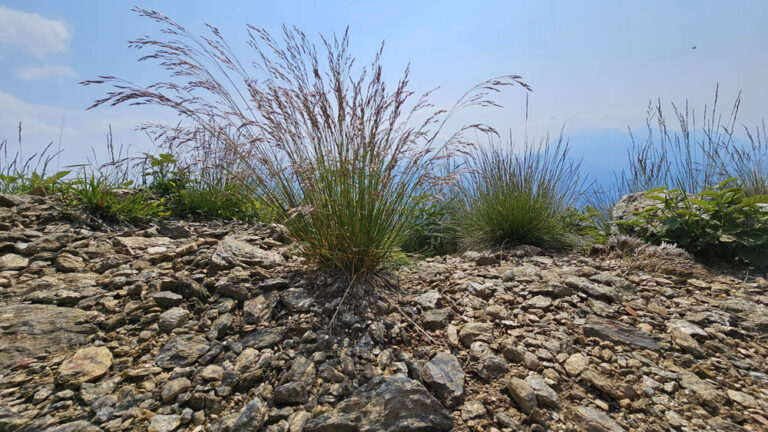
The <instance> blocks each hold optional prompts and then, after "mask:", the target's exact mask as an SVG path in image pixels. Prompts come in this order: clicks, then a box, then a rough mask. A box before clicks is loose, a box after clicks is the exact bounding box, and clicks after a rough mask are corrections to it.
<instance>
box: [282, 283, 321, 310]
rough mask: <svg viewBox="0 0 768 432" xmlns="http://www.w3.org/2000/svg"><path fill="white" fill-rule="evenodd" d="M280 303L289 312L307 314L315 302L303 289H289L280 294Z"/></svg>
mask: <svg viewBox="0 0 768 432" xmlns="http://www.w3.org/2000/svg"><path fill="white" fill-rule="evenodd" d="M280 303H282V304H283V306H285V308H286V309H288V310H289V311H291V312H307V311H309V310H310V309H312V307H313V306H314V304H315V300H314V299H313V298H312V297H311V296H310V295H309V294H308V293H307V292H306V291H304V290H303V289H299V288H291V289H287V290H284V291H281V292H280Z"/></svg>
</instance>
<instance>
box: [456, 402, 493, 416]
mask: <svg viewBox="0 0 768 432" xmlns="http://www.w3.org/2000/svg"><path fill="white" fill-rule="evenodd" d="M486 414H488V410H487V409H486V408H485V405H483V403H482V402H480V401H471V402H468V403H466V404H464V406H463V407H461V418H463V419H465V420H471V419H474V418H478V417H483V416H485V415H486Z"/></svg>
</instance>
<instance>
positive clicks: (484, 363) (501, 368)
mask: <svg viewBox="0 0 768 432" xmlns="http://www.w3.org/2000/svg"><path fill="white" fill-rule="evenodd" d="M473 370H474V372H475V373H477V375H479V376H480V378H482V380H483V381H485V382H492V381H495V380H496V379H497V378H499V377H500V376H502V375H504V374H506V373H507V372H509V364H508V363H507V361H506V360H504V358H502V357H499V356H497V355H494V354H486V355H483V356H480V358H479V360H478V361H477V362H476V363H475V365H474V368H473Z"/></svg>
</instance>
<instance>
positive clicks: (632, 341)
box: [583, 317, 659, 351]
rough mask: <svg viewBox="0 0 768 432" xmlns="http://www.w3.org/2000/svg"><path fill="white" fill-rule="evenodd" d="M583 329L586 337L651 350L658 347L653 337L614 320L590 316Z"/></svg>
mask: <svg viewBox="0 0 768 432" xmlns="http://www.w3.org/2000/svg"><path fill="white" fill-rule="evenodd" d="M583 330H584V336H587V337H597V338H600V339H604V340H607V341H611V342H613V343H618V344H622V345H629V346H634V347H637V348H641V349H649V350H652V351H656V350H658V349H659V343H658V342H656V341H655V340H654V339H652V338H650V337H648V336H646V335H645V334H643V333H642V332H641V331H640V330H637V329H636V328H634V327H630V326H628V325H625V324H622V323H619V322H616V321H612V320H608V319H604V318H597V317H591V318H589V319H588V320H587V323H586V324H585V325H584V327H583Z"/></svg>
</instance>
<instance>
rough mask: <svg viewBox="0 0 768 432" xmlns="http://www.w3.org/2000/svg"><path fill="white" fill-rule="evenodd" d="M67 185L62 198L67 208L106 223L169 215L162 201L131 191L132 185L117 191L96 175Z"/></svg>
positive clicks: (104, 179)
mask: <svg viewBox="0 0 768 432" xmlns="http://www.w3.org/2000/svg"><path fill="white" fill-rule="evenodd" d="M67 185H68V186H67V188H66V189H65V191H64V194H63V195H64V200H65V202H66V203H67V204H69V205H70V206H72V207H77V208H80V209H82V210H84V211H85V212H87V213H88V214H90V215H92V216H94V217H96V218H98V219H101V220H104V221H107V222H127V223H141V222H147V221H149V220H152V219H157V218H160V217H163V216H167V215H168V213H167V212H166V210H165V206H164V205H163V199H162V198H159V199H158V198H155V197H153V196H152V195H151V194H150V193H149V192H148V191H146V190H141V189H139V190H134V189H129V188H130V186H131V184H130V183H127V184H124V185H121V186H123V187H122V188H117V187H115V185H113V184H111V182H110V181H109V180H108V178H107V177H106V176H103V175H100V174H97V173H90V174H83V176H82V177H80V178H77V179H75V180H72V181H70V182H68V183H67Z"/></svg>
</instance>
